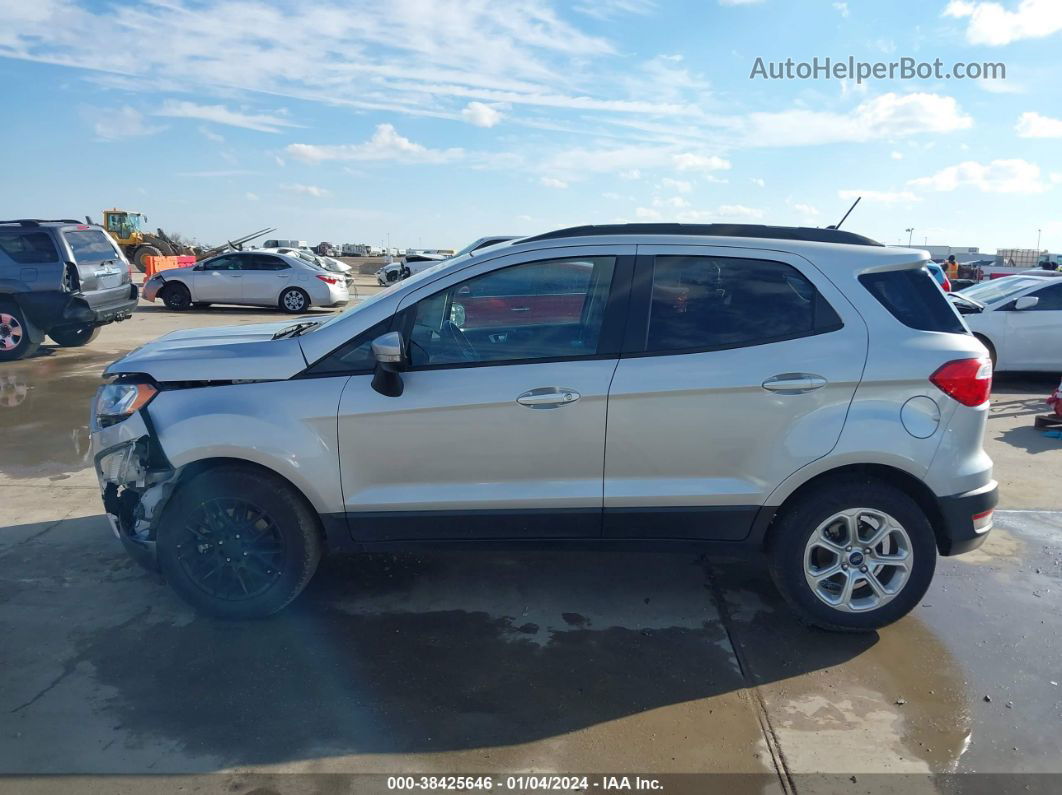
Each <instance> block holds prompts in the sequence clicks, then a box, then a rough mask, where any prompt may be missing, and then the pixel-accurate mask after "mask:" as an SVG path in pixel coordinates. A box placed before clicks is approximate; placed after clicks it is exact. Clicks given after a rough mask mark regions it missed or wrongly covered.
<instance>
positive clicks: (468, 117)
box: [461, 102, 502, 127]
mask: <svg viewBox="0 0 1062 795" xmlns="http://www.w3.org/2000/svg"><path fill="white" fill-rule="evenodd" d="M461 118H462V119H464V120H465V121H467V122H468V123H469V124H474V125H475V126H477V127H493V126H494V125H495V124H497V123H498V122H500V121H501V120H502V114H501V113H500V112H499V111H498V109H497V108H495V107H493V106H491V105H486V104H484V103H482V102H469V103H468V104H467V105H465V107H464V110H462V111H461Z"/></svg>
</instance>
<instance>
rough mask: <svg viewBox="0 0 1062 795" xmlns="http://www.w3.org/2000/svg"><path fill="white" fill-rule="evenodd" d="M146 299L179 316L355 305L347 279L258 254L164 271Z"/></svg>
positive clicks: (146, 290) (223, 257)
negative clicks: (204, 310) (209, 309)
mask: <svg viewBox="0 0 1062 795" xmlns="http://www.w3.org/2000/svg"><path fill="white" fill-rule="evenodd" d="M143 294H144V298H146V299H147V300H148V301H154V300H155V299H156V298H158V299H161V300H162V302H163V303H164V304H165V305H166V306H167V307H168V308H170V309H174V310H177V311H183V310H186V309H189V308H191V307H194V306H208V305H210V304H244V305H249V306H268V307H279V308H280V309H281V310H283V311H284V312H290V313H291V314H299V313H301V312H305V311H306V310H307V309H309V308H310V307H311V306H326V307H332V306H342V305H344V304H346V303H347V301H349V300H350V294H349V292H348V290H347V282H346V279H345V278H344V277H343V275H342V274H337V273H332V272H331V271H328V270H325V269H324V268H320V267H318V266H316V265H314V264H312V263H310V262H306V261H305V260H303V259H301V258H299V257H295V256H291V255H287V254H274V253H263V252H258V251H231V252H229V253H227V254H222V255H220V256H217V257H212V258H211V259H208V260H204V261H203V262H200V263H199V264H197V265H196V266H195V267H193V268H173V269H171V270H165V271H160V272H159V273H156V274H155V275H154V276H152V277H151V278H150V279H149V280H148V281H147V282H145V284H144V293H143Z"/></svg>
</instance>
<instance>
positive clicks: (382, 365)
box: [372, 331, 406, 397]
mask: <svg viewBox="0 0 1062 795" xmlns="http://www.w3.org/2000/svg"><path fill="white" fill-rule="evenodd" d="M405 353H406V351H405V345H404V343H403V340H402V335H401V334H399V333H398V332H397V331H389V332H387V333H386V334H381V335H380V336H379V337H377V338H376V339H374V340H373V341H372V356H373V358H374V359H375V360H376V371H375V372H374V373H373V376H372V388H373V389H375V390H376V391H377V392H379V393H380V394H381V395H385V396H386V397H399V396H400V395H401V394H402V390H403V389H404V384H403V383H402V376H401V375H400V374H399V372H400V371H401V369H402V364H403V363H404V362H405V358H406V357H405Z"/></svg>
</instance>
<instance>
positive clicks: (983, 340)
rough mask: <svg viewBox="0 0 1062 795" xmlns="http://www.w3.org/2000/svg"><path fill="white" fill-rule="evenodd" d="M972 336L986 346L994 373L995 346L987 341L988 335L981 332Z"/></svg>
mask: <svg viewBox="0 0 1062 795" xmlns="http://www.w3.org/2000/svg"><path fill="white" fill-rule="evenodd" d="M974 336H975V337H977V339H978V341H979V342H980V343H981V344H982V345H984V346H985V347H986V348H988V358H989V359H991V360H992V373H993V375H994V374H995V372H996V346H995V345H993V344H992V343H991V342H989V340H988V337H985V336H983V335H981V334H974Z"/></svg>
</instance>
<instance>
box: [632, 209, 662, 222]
mask: <svg viewBox="0 0 1062 795" xmlns="http://www.w3.org/2000/svg"><path fill="white" fill-rule="evenodd" d="M634 217H635V218H641V219H642V220H643V221H658V220H660V218H661V215H660V211H659V210H654V209H652V208H650V207H636V208H634Z"/></svg>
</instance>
